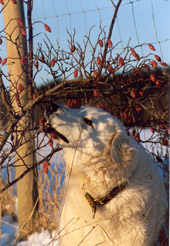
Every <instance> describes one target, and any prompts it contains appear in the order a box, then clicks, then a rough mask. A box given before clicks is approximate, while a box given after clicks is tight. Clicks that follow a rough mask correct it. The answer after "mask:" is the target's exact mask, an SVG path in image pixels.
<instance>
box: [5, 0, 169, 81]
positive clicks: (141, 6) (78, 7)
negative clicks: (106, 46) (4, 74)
mask: <svg viewBox="0 0 170 246" xmlns="http://www.w3.org/2000/svg"><path fill="white" fill-rule="evenodd" d="M114 2H115V1H114ZM116 2H117V1H116ZM131 2H132V1H130V0H123V1H122V5H121V7H120V9H119V13H118V18H117V21H116V24H115V27H114V30H113V33H112V38H111V39H112V42H113V44H116V43H117V42H119V41H122V42H121V43H120V45H119V46H118V47H117V49H115V53H118V52H120V49H121V48H122V47H125V46H126V45H127V42H128V40H129V38H131V42H130V45H131V46H136V45H137V44H138V42H139V43H153V44H154V46H155V48H156V53H157V54H158V55H159V56H161V58H162V59H163V60H164V61H165V62H167V63H168V64H170V31H169V26H170V14H169V13H170V1H169V0H133V4H131ZM113 11H114V8H113V5H112V3H111V1H110V0H48V1H47V0H36V1H34V8H33V19H34V21H38V20H41V21H43V22H44V23H46V24H48V25H49V26H50V27H51V30H52V33H47V32H45V31H44V28H43V25H42V24H40V23H38V24H36V25H35V26H34V33H37V32H42V33H41V34H40V35H39V36H38V37H36V39H35V41H34V44H35V50H36V46H37V43H38V42H40V43H43V39H44V38H45V36H44V33H46V34H47V35H48V37H49V38H50V40H51V42H52V43H53V45H54V46H56V43H57V41H58V42H59V44H60V47H61V48H63V49H66V50H68V43H67V39H68V34H67V32H66V28H68V30H69V32H70V33H73V29H74V28H75V29H76V41H77V42H79V43H80V44H83V39H84V36H85V35H87V33H88V30H89V29H90V27H92V26H93V25H96V26H95V28H94V29H93V32H92V36H91V38H92V42H95V41H96V40H97V36H98V33H99V23H100V22H101V23H102V26H106V28H105V30H106V31H107V32H108V30H109V26H110V21H111V18H112V16H113ZM134 19H135V23H134ZM135 25H136V30H137V34H136V30H135ZM2 28H3V18H2V14H0V30H2ZM155 28H156V29H155ZM137 35H138V36H137ZM167 39H169V40H168V41H166V40H167ZM158 41H160V44H159V43H157V42H158ZM56 47H57V46H56ZM138 52H139V53H140V50H138ZM143 52H144V54H146V53H147V52H149V51H148V49H147V48H146V49H144V50H143ZM89 54H90V50H89ZM0 56H1V57H2V58H3V57H5V56H6V54H5V47H4V46H1V47H0ZM41 77H43V78H44V79H46V78H47V79H50V76H49V75H48V74H47V73H45V72H44V71H41V73H40V74H39V75H38V80H39V81H41Z"/></svg>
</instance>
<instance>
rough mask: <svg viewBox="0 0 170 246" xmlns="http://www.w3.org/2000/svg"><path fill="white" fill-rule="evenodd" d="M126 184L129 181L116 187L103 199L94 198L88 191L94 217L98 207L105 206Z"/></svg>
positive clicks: (87, 197) (87, 194) (86, 195)
mask: <svg viewBox="0 0 170 246" xmlns="http://www.w3.org/2000/svg"><path fill="white" fill-rule="evenodd" d="M126 185H127V183H123V184H121V185H119V186H116V187H114V188H113V189H112V190H111V191H110V192H109V193H108V194H107V195H106V196H104V197H103V198H101V199H94V198H93V197H92V196H91V195H90V194H89V193H88V192H86V194H85V197H86V199H87V201H88V203H89V204H90V206H91V208H92V212H93V218H94V216H95V213H96V209H97V207H98V206H99V207H101V206H104V205H105V204H106V203H107V202H109V201H111V200H112V199H113V198H114V197H115V196H116V195H117V194H118V193H119V192H121V191H122V190H124V189H125V187H126Z"/></svg>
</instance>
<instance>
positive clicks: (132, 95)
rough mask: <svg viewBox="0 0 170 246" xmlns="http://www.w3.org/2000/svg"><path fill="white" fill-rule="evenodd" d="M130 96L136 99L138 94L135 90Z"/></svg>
mask: <svg viewBox="0 0 170 246" xmlns="http://www.w3.org/2000/svg"><path fill="white" fill-rule="evenodd" d="M130 95H131V97H132V98H133V99H135V98H136V92H135V91H134V90H131V93H130Z"/></svg>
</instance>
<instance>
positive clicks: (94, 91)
mask: <svg viewBox="0 0 170 246" xmlns="http://www.w3.org/2000/svg"><path fill="white" fill-rule="evenodd" d="M93 95H94V96H95V97H98V90H96V89H94V90H93Z"/></svg>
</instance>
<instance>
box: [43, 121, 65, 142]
mask: <svg viewBox="0 0 170 246" xmlns="http://www.w3.org/2000/svg"><path fill="white" fill-rule="evenodd" d="M43 131H44V133H45V134H48V135H50V137H52V138H54V139H61V140H63V141H64V142H65V143H69V140H68V139H67V138H66V137H65V136H64V135H63V134H61V133H60V132H58V131H57V130H56V129H55V128H53V127H52V126H51V125H50V124H49V123H46V122H45V124H44V125H43Z"/></svg>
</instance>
